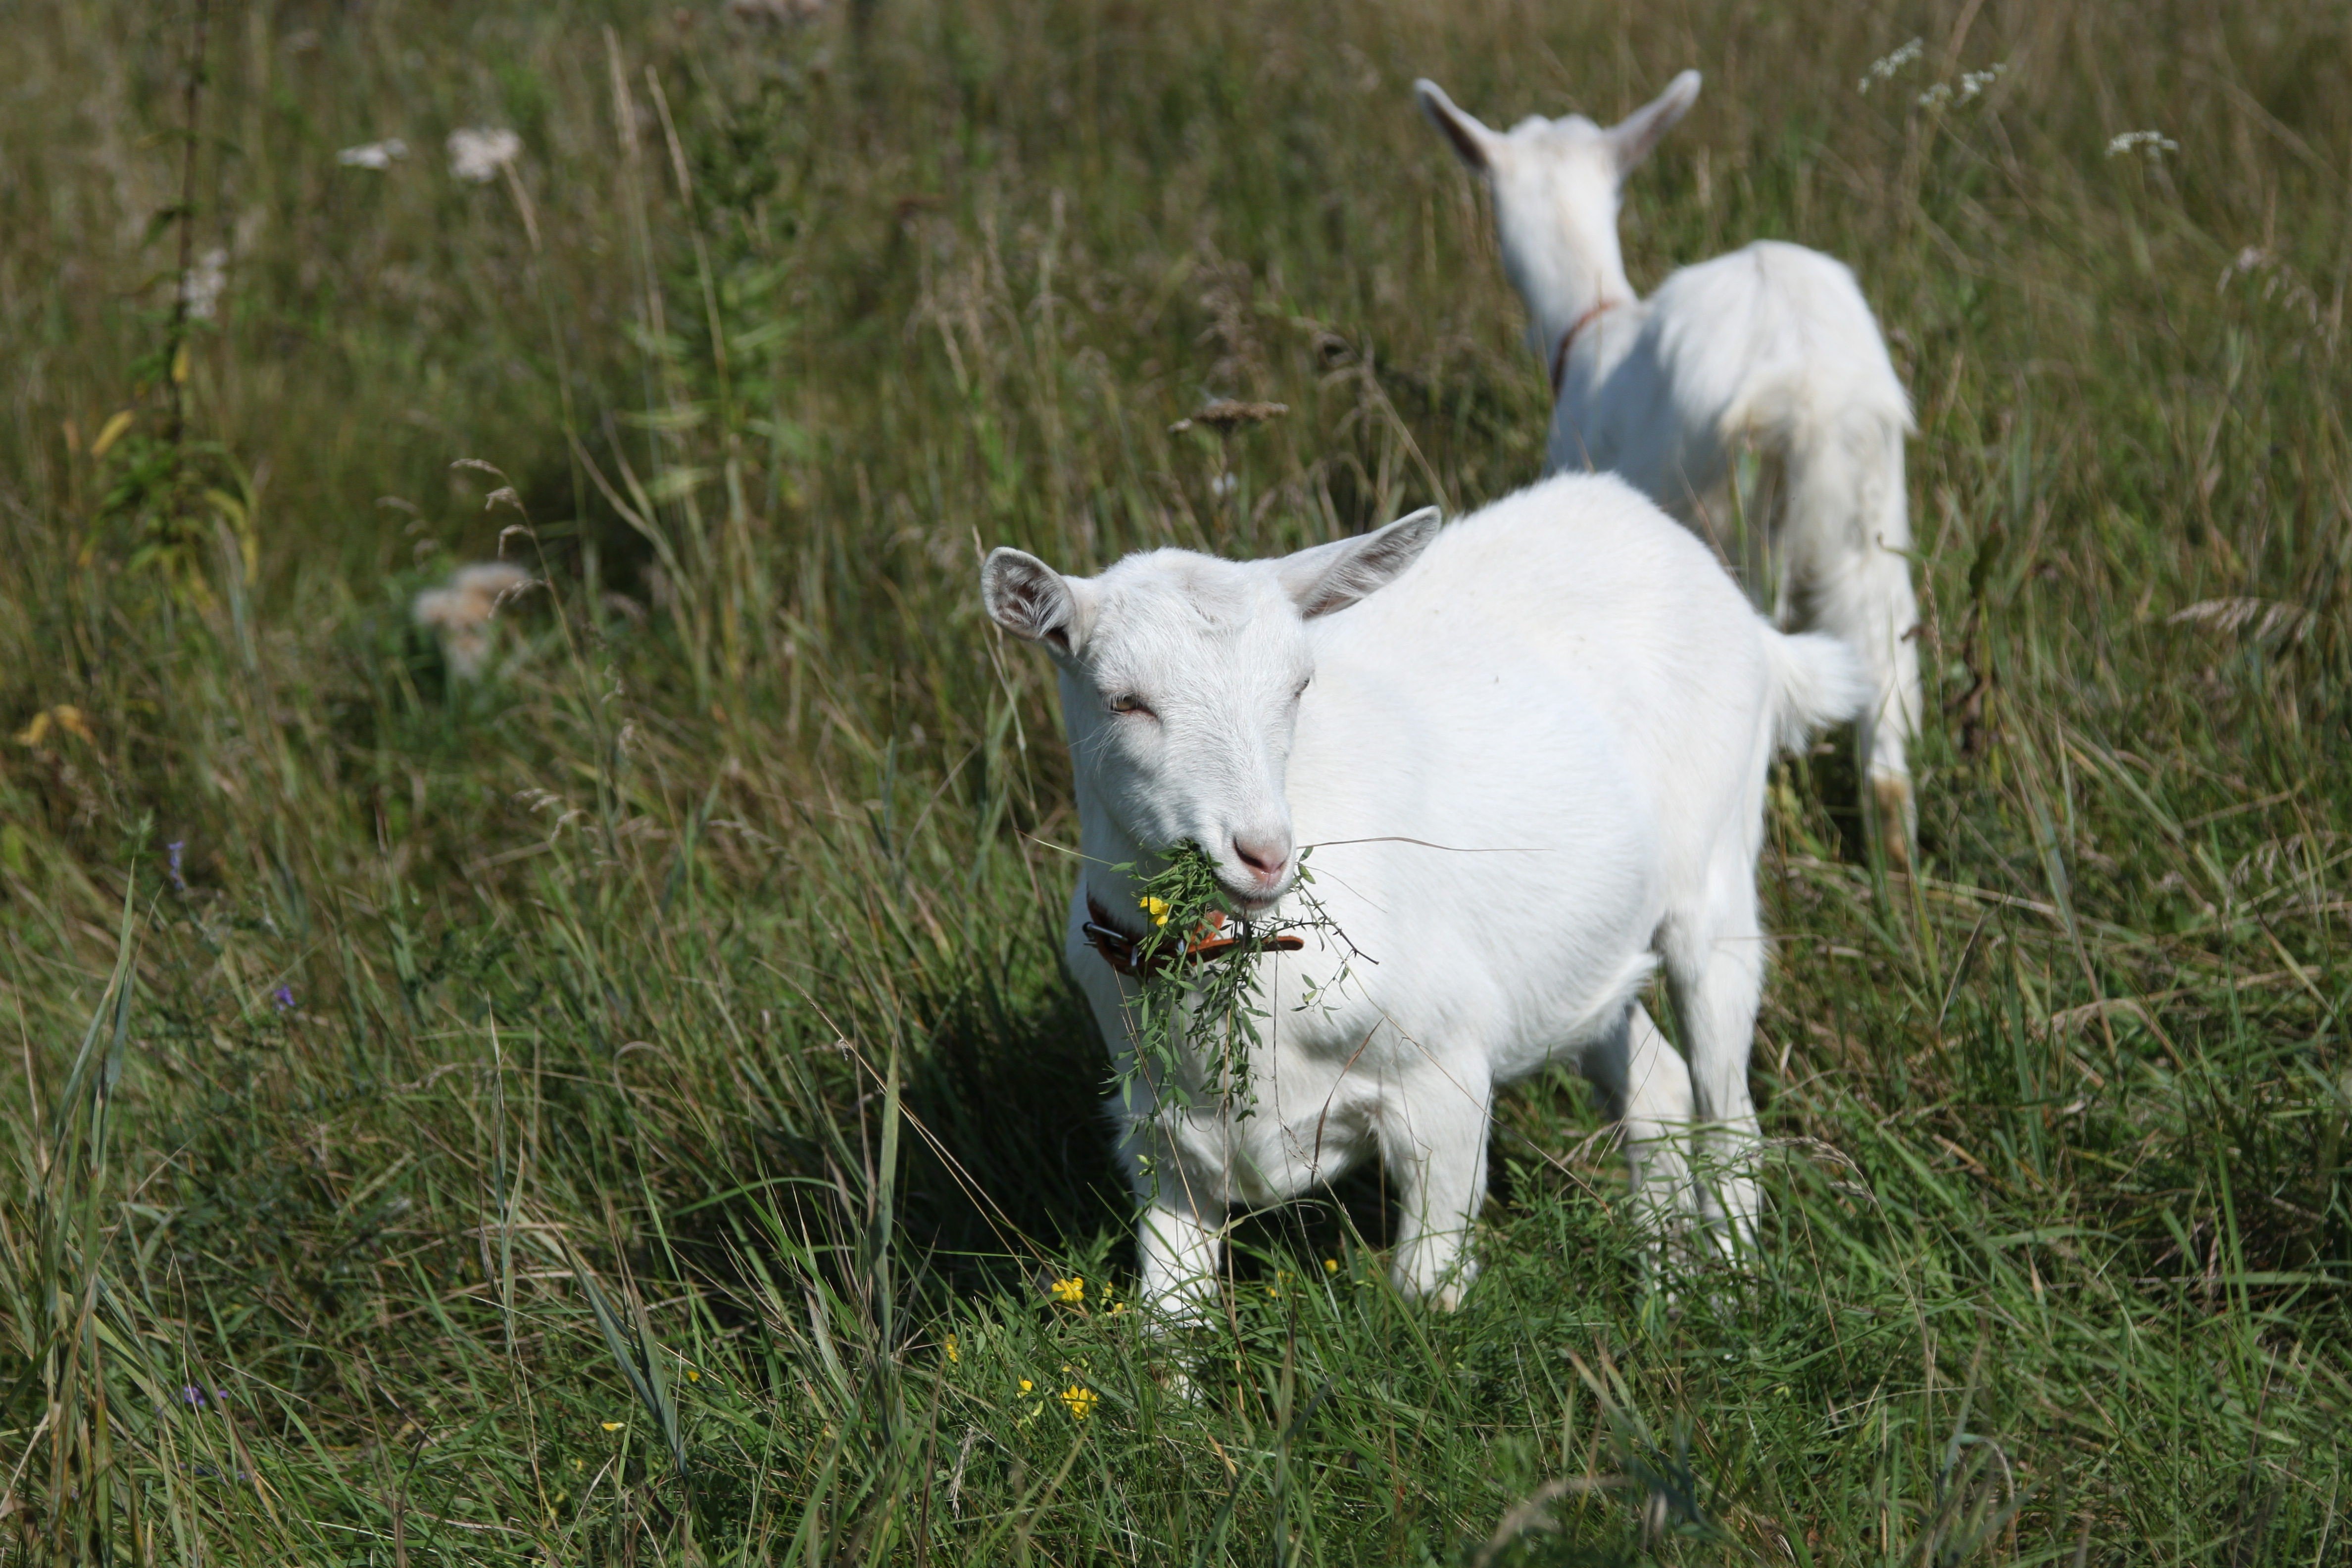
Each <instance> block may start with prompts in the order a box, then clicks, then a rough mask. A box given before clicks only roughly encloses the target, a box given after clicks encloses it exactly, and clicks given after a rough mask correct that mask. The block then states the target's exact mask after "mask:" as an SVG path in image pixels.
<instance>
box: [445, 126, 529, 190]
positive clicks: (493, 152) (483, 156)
mask: <svg viewBox="0 0 2352 1568" xmlns="http://www.w3.org/2000/svg"><path fill="white" fill-rule="evenodd" d="M521 153H522V138H521V137H520V136H518V135H516V134H515V133H514V132H511V131H507V130H497V129H491V128H489V127H487V126H486V127H484V128H482V129H480V130H478V131H452V132H449V172H450V173H451V174H455V175H457V177H458V178H459V179H461V180H471V181H473V182H474V183H475V184H478V185H479V184H488V183H489V182H490V181H492V180H495V179H497V178H498V177H499V170H501V169H503V168H505V167H506V166H507V165H508V164H509V163H513V162H514V161H515V159H516V158H518V157H519V156H520V155H521Z"/></svg>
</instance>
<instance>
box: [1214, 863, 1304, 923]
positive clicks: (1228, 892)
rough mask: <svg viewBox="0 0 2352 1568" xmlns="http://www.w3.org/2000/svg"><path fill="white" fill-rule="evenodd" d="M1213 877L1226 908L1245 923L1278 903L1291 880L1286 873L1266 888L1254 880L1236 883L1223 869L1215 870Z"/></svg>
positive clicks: (1288, 887) (1287, 889) (1288, 889)
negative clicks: (1222, 895) (1223, 898)
mask: <svg viewBox="0 0 2352 1568" xmlns="http://www.w3.org/2000/svg"><path fill="white" fill-rule="evenodd" d="M1215 875H1216V879H1217V890H1218V891H1219V892H1221V893H1223V894H1224V896H1225V903H1226V906H1227V907H1228V908H1229V909H1230V910H1232V911H1233V912H1234V914H1236V915H1238V916H1240V917H1241V918H1242V919H1243V920H1245V921H1254V920H1256V919H1257V918H1258V917H1259V916H1261V915H1263V914H1265V913H1267V912H1268V911H1269V910H1272V909H1273V908H1274V906H1275V905H1276V904H1278V903H1280V902H1281V901H1282V896H1283V895H1284V894H1285V893H1287V892H1288V891H1290V884H1291V882H1292V880H1293V878H1292V877H1291V875H1290V873H1289V872H1287V871H1286V872H1284V874H1283V877H1282V879H1281V880H1280V881H1278V882H1276V884H1275V885H1274V886H1273V887H1271V888H1268V887H1266V886H1265V884H1264V883H1262V882H1259V881H1257V880H1256V879H1255V878H1253V879H1250V880H1249V881H1248V882H1246V883H1243V882H1236V881H1235V880H1234V878H1233V877H1232V876H1230V875H1229V874H1227V872H1226V871H1225V869H1224V868H1223V867H1219V868H1217V869H1216V872H1215Z"/></svg>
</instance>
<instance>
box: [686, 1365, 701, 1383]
mask: <svg viewBox="0 0 2352 1568" xmlns="http://www.w3.org/2000/svg"><path fill="white" fill-rule="evenodd" d="M686 1381H687V1382H688V1383H700V1382H701V1381H702V1374H701V1373H698V1372H697V1371H695V1370H694V1368H692V1367H688V1368H687V1369H686Z"/></svg>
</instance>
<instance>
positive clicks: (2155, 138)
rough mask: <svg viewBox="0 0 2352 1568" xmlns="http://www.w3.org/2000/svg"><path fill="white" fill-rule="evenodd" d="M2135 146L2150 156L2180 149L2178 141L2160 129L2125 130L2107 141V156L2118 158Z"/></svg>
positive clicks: (2157, 155) (2175, 151)
mask: <svg viewBox="0 0 2352 1568" xmlns="http://www.w3.org/2000/svg"><path fill="white" fill-rule="evenodd" d="M2135 147H2137V148H2139V149H2141V150H2143V151H2145V152H2146V153H2147V155H2148V156H2149V157H2151V158H2158V157H2161V156H2163V155H2164V154H2165V153H2178V152H2179V151H2180V143H2179V142H2175V141H2174V140H2173V139H2172V138H2171V137H2169V136H2167V135H2166V134H2165V133H2164V132H2161V131H2126V132H2124V133H2123V134H2122V135H2120V136H2118V137H2116V138H2115V139H2114V140H2112V141H2110V142H2108V143H2107V156H2108V157H2110V158H2120V157H2122V156H2123V155H2124V154H2125V153H2128V152H2130V151H2131V150H2132V149H2133V148H2135Z"/></svg>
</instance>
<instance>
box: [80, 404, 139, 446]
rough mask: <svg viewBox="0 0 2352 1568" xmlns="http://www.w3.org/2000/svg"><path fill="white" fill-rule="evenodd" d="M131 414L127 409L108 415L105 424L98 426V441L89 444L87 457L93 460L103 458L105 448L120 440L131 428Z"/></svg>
mask: <svg viewBox="0 0 2352 1568" xmlns="http://www.w3.org/2000/svg"><path fill="white" fill-rule="evenodd" d="M130 428H131V410H129V409H128V408H124V409H121V410H119V411H117V412H116V413H114V414H112V415H110V416H108V418H107V421H106V423H105V424H104V425H101V426H99V430H98V439H97V440H95V441H92V442H91V443H90V444H89V455H90V456H91V457H93V458H103V457H105V456H106V451H107V448H108V447H111V446H113V445H114V444H115V443H116V442H117V441H120V440H121V439H122V433H123V432H124V431H125V430H128V429H130Z"/></svg>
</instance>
